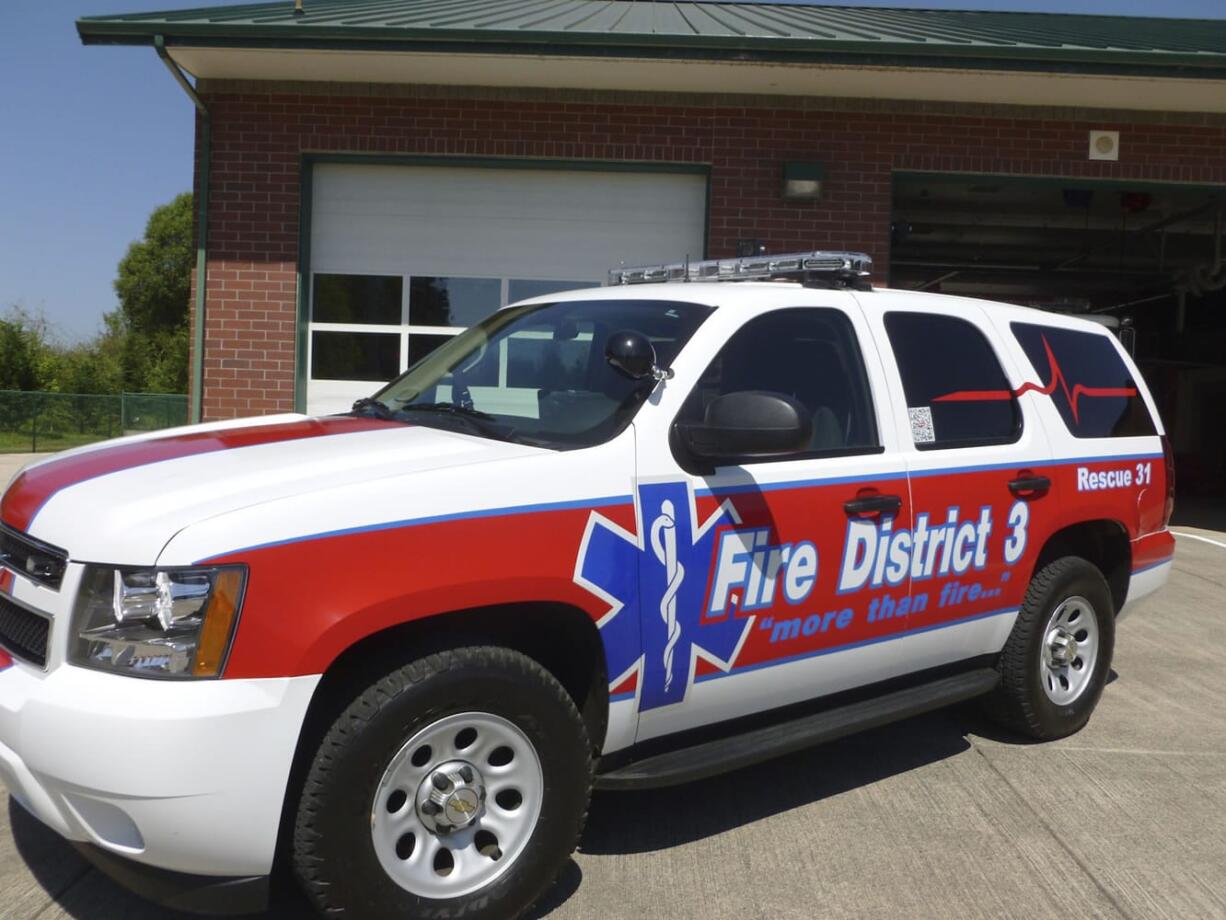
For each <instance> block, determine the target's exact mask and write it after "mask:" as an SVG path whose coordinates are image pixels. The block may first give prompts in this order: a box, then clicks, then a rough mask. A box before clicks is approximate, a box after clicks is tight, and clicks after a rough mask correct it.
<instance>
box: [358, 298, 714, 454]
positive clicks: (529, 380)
mask: <svg viewBox="0 0 1226 920" xmlns="http://www.w3.org/2000/svg"><path fill="white" fill-rule="evenodd" d="M710 312H711V308H710V307H706V306H701V305H699V304H692V303H677V302H673V301H665V300H578V301H565V302H561V303H547V304H528V305H524V306H520V307H508V308H507V309H505V310H500V311H498V312H497V313H495V314H493V315H492V316H490V317H488V318H487V319H485V320H484V321H482V322H481V323H480V324H478V325H476V326H474V327H473V328H471V329H469V330H468V331H467V332H464V333H462V334H460V335H458V336H456V337H455V338H454V339H452V340H451V341H449V342H447V343H446V344H445V345H443V346H441V347H440V348H438V349H437V350H436V351H434V352H432V353H431V354H429V355H428V356H427V357H425V358H423V359H422V360H421V361H419V362H418V363H417V364H415V365H413V366H412V367H411V368H409V370H408V371H406V372H405V374H404V375H403V376H401V377H399V378H397V379H396V380H394V381H392V382H391V383H390V384H388V385H387V386H386V387H385V388H384V389H382V390H380V391H379V392H378V393H377V394H376V395H375V399H376V400H377V401H378V402H377V403H371V402H369V401H367V402H366V404H365V405H364V404H363V403H362V402H359V403H358V405H357V406H356V407H355V410H359V411H362V410H365V411H376V412H378V413H380V414H383V413H386V414H387V415H388V416H389V417H394V418H398V419H403V420H404V421H407V422H413V423H414V424H421V425H432V426H436V427H440V428H448V429H451V430H458V431H465V432H468V433H471V434H477V435H481V436H483V437H491V438H499V439H502V440H507V441H515V442H518V443H523V444H533V445H537V446H543V447H553V448H561V449H565V448H576V447H589V446H591V445H593V444H599V443H601V442H603V441H606V440H608V439H609V438H611V437H613V436H614V435H615V434H617V433H618V432H619V431H621V430H622V429H623V428H625V426H626V425H627V424H629V422H630V420H631V419H632V418H633V417H634V413H635V411H636V410H637V409H638V407H639V405H640V404H641V403H642V402H643V400H644V399H646V398H647V396H648V395H649V394H650V392H651V389H652V386H653V383H654V381H652V380H650V379H648V380H631V379H630V378H629V377H627V376H625V375H624V374H622V373H620V372H618V371H616V370H614V369H613V367H611V366H610V365H609V363H608V362H607V361H606V360H605V343H606V341H607V340H608V338H609V336H610V335H612V334H613V333H615V332H621V331H624V330H634V331H637V332H640V333H642V334H643V335H645V336H647V337H648V338H649V339H650V340H651V342H652V344H653V345H654V346H655V349H656V356H657V361H658V362H659V364H660V365H661V366H662V367H667V366H669V365H670V364H671V363H672V361H673V359H674V358H675V357H676V356H677V353H678V352H679V351H680V350H681V348H682V346H684V345H685V343H686V342H687V341H689V338H690V336H692V335H693V334H694V330H696V329H697V328H698V327H699V326H700V325H701V324H702V321H703V320H704V319H706V318H707V316H708V315H709V314H710ZM379 403H381V404H382V405H379ZM384 407H386V409H385V408H384ZM388 410H390V412H388Z"/></svg>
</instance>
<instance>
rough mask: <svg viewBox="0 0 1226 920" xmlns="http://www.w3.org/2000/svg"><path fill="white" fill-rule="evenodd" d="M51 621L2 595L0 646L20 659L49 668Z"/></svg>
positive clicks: (0, 602) (0, 605) (0, 597)
mask: <svg viewBox="0 0 1226 920" xmlns="http://www.w3.org/2000/svg"><path fill="white" fill-rule="evenodd" d="M50 632H51V621H50V620H48V619H47V618H46V617H43V616H39V615H38V614H37V613H34V612H33V611H30V610H27V609H26V608H25V607H22V606H20V605H19V604H15V603H13V602H12V601H11V600H9V599H8V598H7V597H5V596H4V595H0V646H4V648H5V649H6V650H8V651H10V652H12V653H13V654H14V655H16V656H17V657H18V658H24V659H25V660H26V661H30V662H33V663H34V664H36V665H38V666H39V667H40V668H45V667H46V666H47V636H48V635H49V634H50Z"/></svg>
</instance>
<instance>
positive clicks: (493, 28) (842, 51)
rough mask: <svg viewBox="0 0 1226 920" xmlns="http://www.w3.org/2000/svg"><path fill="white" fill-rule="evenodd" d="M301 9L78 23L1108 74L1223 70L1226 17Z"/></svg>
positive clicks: (396, 1)
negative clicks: (298, 12) (297, 12)
mask: <svg viewBox="0 0 1226 920" xmlns="http://www.w3.org/2000/svg"><path fill="white" fill-rule="evenodd" d="M305 7H306V13H305V15H302V16H295V15H294V8H293V3H292V0H281V2H277V3H254V4H243V5H238V6H216V7H210V8H202V9H190V10H178V11H169V12H161V13H133V14H128V15H117V16H90V17H86V18H83V19H80V20H78V21H77V29H78V31H79V32H80V35H81V38H82V40H83V41H84V42H86V43H88V44H104V43H111V44H148V43H151V42H152V41H153V39H154V36H156V35H162V36H164V37H165V40H166V43H167V45H171V46H173V45H176V44H178V45H197V46H200V45H204V46H229V47H331V48H349V47H355V46H363V47H367V48H377V49H384V50H440V49H446V48H452V49H457V48H464V49H465V50H478V51H481V50H484V51H490V52H521V53H580V54H602V55H615V56H618V57H625V56H631V57H635V56H643V57H661V56H664V57H687V58H695V59H710V58H715V59H719V58H736V59H738V60H746V59H749V60H755V59H761V60H772V59H773V60H780V59H809V60H827V61H845V62H852V63H855V62H864V63H914V64H919V65H928V66H950V65H953V66H963V67H966V66H991V67H996V68H1001V67H1005V68H1026V69H1038V70H1065V71H1068V70H1072V71H1092V72H1110V73H1154V72H1161V73H1163V74H1164V75H1176V74H1172V73H1171V72H1172V71H1178V72H1181V73H1182V75H1191V76H1195V75H1213V76H1221V75H1222V74H1223V73H1224V72H1226V20H1192V19H1157V18H1133V17H1123V16H1082V15H1068V14H1041V13H998V12H965V11H951V10H902V9H880V8H876V9H866V8H863V7H859V8H857V7H841V6H802V5H783V4H765V3H715V2H648V0H305Z"/></svg>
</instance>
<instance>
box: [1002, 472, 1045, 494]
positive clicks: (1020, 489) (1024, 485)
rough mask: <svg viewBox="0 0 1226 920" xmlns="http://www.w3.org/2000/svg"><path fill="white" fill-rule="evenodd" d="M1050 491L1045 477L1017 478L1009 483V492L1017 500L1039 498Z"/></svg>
mask: <svg viewBox="0 0 1226 920" xmlns="http://www.w3.org/2000/svg"><path fill="white" fill-rule="evenodd" d="M1049 489H1051V480H1050V479H1048V478H1047V477H1046V476H1019V477H1018V478H1017V479H1014V480H1011V481H1010V482H1009V491H1010V492H1012V493H1013V494H1014V495H1016V496H1017V497H1018V498H1040V497H1042V496H1044V495H1046V494H1047V492H1048V490H1049Z"/></svg>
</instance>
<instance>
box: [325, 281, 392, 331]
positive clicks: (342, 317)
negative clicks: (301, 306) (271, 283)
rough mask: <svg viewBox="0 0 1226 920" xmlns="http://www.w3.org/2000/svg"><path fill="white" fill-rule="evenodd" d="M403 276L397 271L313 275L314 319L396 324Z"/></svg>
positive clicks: (334, 321)
mask: <svg viewBox="0 0 1226 920" xmlns="http://www.w3.org/2000/svg"><path fill="white" fill-rule="evenodd" d="M403 299H404V280H403V279H402V278H401V277H400V276H399V275H316V276H315V287H314V290H313V291H312V303H313V304H314V319H315V322H317V323H342V324H355V323H356V324H359V325H377V326H378V325H382V326H399V325H400V314H401V301H402V300H403Z"/></svg>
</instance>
